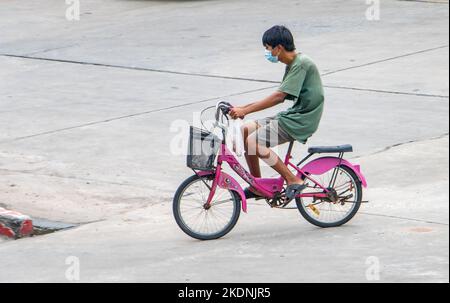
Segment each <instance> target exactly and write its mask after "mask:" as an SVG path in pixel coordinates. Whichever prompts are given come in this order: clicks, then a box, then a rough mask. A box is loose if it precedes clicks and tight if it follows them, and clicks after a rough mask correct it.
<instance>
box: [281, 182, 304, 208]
mask: <svg viewBox="0 0 450 303" xmlns="http://www.w3.org/2000/svg"><path fill="white" fill-rule="evenodd" d="M305 188H306V185H305V184H291V185H289V186H288V187H286V200H285V202H284V203H289V202H291V201H292V199H294V198H295V197H296V196H298V195H299V194H301V193H302V191H303V190H304V189H305Z"/></svg>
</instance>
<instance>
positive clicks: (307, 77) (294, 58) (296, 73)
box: [230, 25, 324, 202]
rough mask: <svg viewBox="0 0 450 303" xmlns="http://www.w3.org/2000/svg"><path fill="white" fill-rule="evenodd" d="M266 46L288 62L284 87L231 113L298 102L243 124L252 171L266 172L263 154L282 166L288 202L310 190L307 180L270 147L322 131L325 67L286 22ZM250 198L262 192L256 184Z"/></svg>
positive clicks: (273, 58)
mask: <svg viewBox="0 0 450 303" xmlns="http://www.w3.org/2000/svg"><path fill="white" fill-rule="evenodd" d="M262 42H263V45H264V47H265V48H266V58H267V60H269V61H270V62H273V63H278V62H282V63H284V64H286V71H285V74H284V77H283V81H282V83H281V85H280V87H279V88H278V90H277V91H276V92H274V93H272V94H271V95H270V96H268V97H266V98H264V99H262V100H260V101H257V102H253V103H250V104H247V105H244V106H237V107H233V108H232V109H231V111H230V116H231V117H232V118H233V119H238V118H244V117H245V116H246V115H248V114H251V113H255V112H258V111H262V110H264V109H267V108H270V107H273V106H275V105H277V104H280V103H282V102H284V100H286V99H287V100H292V101H293V102H294V104H293V106H292V107H291V108H289V109H288V110H286V111H283V112H280V113H278V114H277V115H276V116H273V117H268V118H265V119H261V120H257V121H251V122H248V123H246V124H244V126H243V129H242V131H243V135H244V147H245V159H246V161H247V164H248V167H249V169H250V173H251V174H252V175H253V176H255V177H257V178H260V177H261V170H260V166H259V158H261V159H263V160H264V162H266V163H267V164H268V165H269V166H271V167H272V168H273V169H274V170H276V171H277V172H278V173H279V174H280V175H281V176H282V177H283V178H284V179H285V180H286V183H287V188H286V202H289V201H291V200H292V199H294V197H295V196H297V195H299V194H300V193H301V192H302V191H303V190H304V189H305V187H306V186H305V185H304V181H303V180H302V179H300V178H298V177H297V176H295V175H294V174H293V173H292V172H291V171H290V170H289V169H288V167H287V166H286V165H285V164H284V163H283V161H282V160H281V159H280V158H279V157H278V155H277V154H276V153H274V152H273V151H272V150H271V149H270V147H274V146H277V145H280V144H283V143H286V142H292V141H295V140H297V141H299V142H301V143H306V141H307V140H308V138H309V137H311V135H312V134H313V133H315V132H316V130H317V128H318V126H319V122H320V119H321V117H322V112H323V107H324V92H323V86H322V80H321V78H320V74H319V71H318V69H317V67H316V65H315V64H314V62H313V61H311V59H310V58H308V57H307V56H306V55H304V54H302V53H297V52H296V49H295V44H294V38H293V36H292V33H291V32H290V31H289V29H287V28H286V27H284V26H279V25H276V26H273V27H272V28H270V29H269V30H267V31H266V32H265V33H264V35H263V38H262ZM245 194H246V196H247V197H248V198H255V197H258V196H260V194H259V193H258V192H257V191H256V190H254V189H253V188H247V189H246V190H245Z"/></svg>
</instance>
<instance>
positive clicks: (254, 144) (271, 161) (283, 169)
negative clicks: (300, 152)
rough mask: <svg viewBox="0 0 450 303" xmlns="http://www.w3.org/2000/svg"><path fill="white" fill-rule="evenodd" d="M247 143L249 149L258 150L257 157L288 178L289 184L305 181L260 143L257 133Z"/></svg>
mask: <svg viewBox="0 0 450 303" xmlns="http://www.w3.org/2000/svg"><path fill="white" fill-rule="evenodd" d="M247 145H248V149H249V150H252V151H256V155H257V157H259V158H261V159H262V160H263V161H264V162H265V163H266V164H267V165H269V166H270V167H272V168H273V169H274V170H276V171H277V172H278V173H279V174H280V175H281V176H282V177H283V178H284V179H285V180H286V183H287V185H291V184H303V183H304V182H303V180H302V179H300V178H298V177H297V176H296V175H294V174H293V173H292V172H291V171H290V170H289V168H288V167H287V166H286V165H285V164H284V163H283V161H282V160H281V159H280V157H278V155H277V154H276V153H275V152H274V151H273V150H271V149H270V148H268V147H266V146H264V145H262V144H258V140H257V135H256V133H253V134H251V135H250V136H249V137H248V139H247Z"/></svg>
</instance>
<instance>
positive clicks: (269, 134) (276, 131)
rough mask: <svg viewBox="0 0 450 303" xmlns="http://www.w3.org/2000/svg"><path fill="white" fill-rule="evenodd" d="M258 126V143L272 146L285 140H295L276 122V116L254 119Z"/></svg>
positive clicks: (285, 141)
mask: <svg viewBox="0 0 450 303" xmlns="http://www.w3.org/2000/svg"><path fill="white" fill-rule="evenodd" d="M255 122H256V123H257V124H258V125H259V126H260V127H259V128H258V129H257V130H256V136H257V138H258V144H259V145H264V146H266V147H274V146H277V145H280V144H284V143H287V142H292V141H295V139H294V138H292V137H291V136H290V135H289V134H288V133H287V132H286V131H285V130H284V129H283V128H282V127H281V125H280V124H279V123H278V119H277V117H276V116H273V117H267V118H264V119H259V120H256V121H255Z"/></svg>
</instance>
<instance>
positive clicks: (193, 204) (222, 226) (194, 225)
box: [173, 175, 241, 240]
mask: <svg viewBox="0 0 450 303" xmlns="http://www.w3.org/2000/svg"><path fill="white" fill-rule="evenodd" d="M212 183H213V177H211V176H205V177H199V176H197V175H194V176H192V177H190V178H188V179H187V180H186V181H184V182H183V183H182V184H181V185H180V187H179V188H178V190H177V192H176V193H175V197H174V199H173V214H174V217H175V221H176V222H177V224H178V226H179V227H180V228H181V230H182V231H184V232H185V233H186V234H187V235H189V236H191V237H193V238H195V239H199V240H214V239H218V238H221V237H223V236H225V235H226V234H227V233H229V232H230V231H231V230H232V229H233V227H234V226H235V225H236V223H237V221H238V219H239V215H240V211H241V199H240V196H239V195H238V194H237V193H236V192H234V191H231V190H227V189H222V188H220V187H217V189H216V192H215V195H214V197H213V199H212V201H211V203H210V205H209V207H205V204H206V202H207V200H208V195H209V193H210V189H209V188H210V187H211V185H212Z"/></svg>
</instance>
